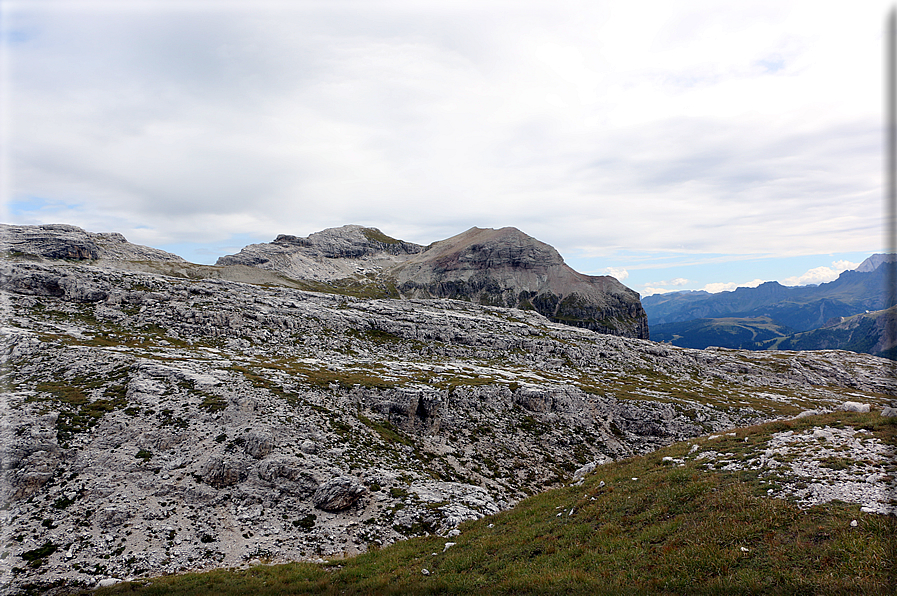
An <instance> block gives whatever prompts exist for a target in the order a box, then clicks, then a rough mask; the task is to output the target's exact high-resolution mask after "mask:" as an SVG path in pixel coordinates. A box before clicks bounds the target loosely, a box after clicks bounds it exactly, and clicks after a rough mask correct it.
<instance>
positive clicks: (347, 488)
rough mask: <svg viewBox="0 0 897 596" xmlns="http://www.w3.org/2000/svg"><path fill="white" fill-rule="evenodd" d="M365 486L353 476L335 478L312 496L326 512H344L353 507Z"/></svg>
mask: <svg viewBox="0 0 897 596" xmlns="http://www.w3.org/2000/svg"><path fill="white" fill-rule="evenodd" d="M364 491H365V489H364V486H362V485H361V484H359V483H358V481H357V480H356V479H355V478H352V477H351V476H341V477H339V478H333V479H332V480H329V481H327V482H325V483H324V484H322V485H321V486H319V487H318V490H316V491H315V494H314V496H312V502H313V503H314V505H315V507H317V508H318V509H323V510H324V511H342V510H343V509H348V508H349V507H351V506H352V505H353V504H354V503H355V501H357V500H358V498H359V497H361V495H363V494H364Z"/></svg>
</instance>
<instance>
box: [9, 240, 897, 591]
mask: <svg viewBox="0 0 897 596" xmlns="http://www.w3.org/2000/svg"><path fill="white" fill-rule="evenodd" d="M351 228H352V229H351V230H349V233H343V232H340V233H333V234H331V237H330V240H327V242H324V240H326V238H325V236H326V234H325V232H326V231H325V232H322V233H321V234H322V235H323V236H321V237H315V238H314V239H313V238H312V237H314V236H315V235H314V234H313V235H312V236H310V237H309V238H308V239H299V238H289V237H281V238H279V239H278V240H275V242H274V243H272V245H256V246H262V248H253V247H247V249H244V251H242V252H241V253H240V255H242V256H240V257H239V258H236V257H233V258H232V257H225V258H223V259H222V260H221V261H219V264H218V265H217V266H215V267H212V266H202V265H195V264H191V263H186V262H185V261H183V260H181V259H179V257H176V256H175V255H170V254H169V253H164V252H163V251H157V250H156V249H150V248H147V247H138V246H135V245H132V244H130V243H127V242H126V241H125V240H124V238H123V237H121V236H120V235H111V234H91V233H87V232H84V231H83V230H80V229H78V228H74V227H73V226H41V227H40V228H39V229H30V228H28V227H26V226H4V227H3V230H2V232H3V236H2V238H3V243H4V246H3V247H2V248H3V259H2V260H0V308H2V313H3V319H2V321H3V326H2V337H0V354H2V370H0V380H2V394H0V412H2V414H0V504H2V508H0V524H2V525H0V528H2V529H0V540H2V544H0V574H2V575H0V585H2V586H3V588H4V590H6V592H7V593H11V594H15V593H25V592H27V591H28V590H35V589H47V588H49V587H52V586H56V587H57V588H59V589H64V588H65V587H73V586H93V585H96V584H97V583H98V582H109V581H112V580H114V579H125V578H131V577H139V576H146V575H158V574H162V573H174V572H179V571H184V570H188V569H210V568H216V567H238V566H244V565H248V564H251V563H257V562H260V561H262V562H266V561H288V560H317V559H320V558H323V557H334V556H340V555H348V554H353V553H357V552H361V551H364V550H366V549H369V548H372V547H379V546H382V545H386V544H389V543H391V542H394V541H397V540H401V539H404V538H406V537H409V536H415V535H421V534H425V533H437V534H440V535H445V536H451V535H453V533H456V532H457V529H456V527H457V526H458V524H460V523H461V522H462V521H465V520H468V519H474V518H479V517H482V516H484V515H488V514H491V513H495V512H497V511H500V510H502V509H506V508H509V507H512V506H513V505H514V504H515V503H516V502H517V501H519V500H520V499H522V498H525V497H526V496H528V495H531V494H533V493H536V492H539V491H542V490H545V489H547V488H551V487H555V486H560V485H562V484H570V483H574V482H577V481H579V480H580V479H581V478H582V477H583V475H584V474H586V473H588V471H589V470H590V469H594V467H595V466H597V465H601V464H602V463H605V462H609V461H612V460H616V459H619V458H623V457H627V456H630V455H633V454H639V453H645V452H649V451H652V450H654V449H656V448H658V447H660V446H663V445H667V444H670V443H672V442H675V441H679V440H684V439H691V438H694V437H698V436H702V435H707V434H709V433H721V432H725V431H726V430H727V429H731V428H733V427H736V426H744V425H749V424H755V423H758V422H762V421H767V420H772V419H776V418H781V417H793V416H796V415H798V414H800V413H801V412H804V411H807V410H816V411H831V410H834V409H836V408H839V407H843V406H842V404H844V402H856V403H862V404H869V405H871V407H872V408H873V409H883V408H887V407H888V406H889V404H890V402H891V400H893V399H894V394H895V386H894V381H893V376H892V370H891V368H890V364H891V363H890V362H889V361H887V360H883V359H881V358H877V357H874V356H870V355H866V354H857V353H852V352H845V351H836V350H828V351H813V352H749V351H741V350H726V349H707V350H693V349H686V348H677V347H673V346H669V345H664V344H658V343H655V342H651V341H649V340H647V339H639V338H638V337H627V336H625V335H627V334H631V335H639V334H640V333H641V332H640V331H638V330H637V329H636V328H637V326H638V325H637V324H636V327H630V328H628V329H629V331H626V330H625V329H623V328H622V327H620V328H617V329H615V331H616V332H617V333H616V334H607V333H599V332H598V331H600V330H601V329H598V330H596V329H593V328H589V325H582V324H580V325H570V324H564V323H562V322H559V320H558V319H559V318H562V317H558V316H557V312H558V311H557V310H555V311H553V312H549V313H548V314H549V315H551V317H547V316H545V315H544V314H543V313H542V312H541V311H540V310H539V309H538V308H532V309H530V308H512V306H519V303H518V304H512V303H513V302H514V299H513V298H514V296H512V295H511V294H510V293H508V294H507V295H506V293H505V290H504V289H502V288H503V287H509V286H511V284H512V283H513V284H523V283H530V281H526V280H529V279H530V277H528V276H529V275H530V273H533V277H532V280H537V278H538V277H539V275H542V273H544V272H545V271H548V270H549V269H551V268H552V267H554V268H555V269H551V271H554V272H555V273H557V272H558V271H561V272H562V271H564V269H563V267H566V265H563V261H562V260H560V258H559V255H558V256H557V258H556V257H555V256H554V255H556V251H554V249H551V250H548V249H550V247H548V248H544V247H547V245H541V246H539V245H535V244H532V243H529V241H527V240H526V239H525V238H521V236H522V235H521V233H520V232H518V231H516V230H513V229H508V228H504V229H502V230H498V231H489V230H485V231H484V230H477V229H474V231H470V232H468V233H465V234H467V236H465V237H464V238H462V239H460V240H452V239H449V240H447V241H443V243H446V244H441V243H435V244H434V245H431V246H430V247H427V248H425V247H419V246H416V245H411V244H409V243H401V242H398V241H393V240H392V239H389V238H387V239H386V240H384V239H383V238H381V237H380V236H377V235H376V234H375V233H374V232H371V231H370V230H373V229H372V228H360V227H351ZM338 230H339V229H338ZM508 230H513V231H508ZM368 236H373V239H372V238H369V237H368ZM462 236H464V235H462ZM360 238H364V241H362V240H361V239H360ZM456 238H457V237H456ZM347 239H348V240H347ZM356 241H357V242H356ZM316 243H317V244H316ZM371 243H373V244H374V245H373V246H371ZM377 243H379V244H377ZM275 245H276V246H275ZM331 245H338V246H337V248H335V249H333V251H332V252H330V253H327V250H330V249H327V250H325V248H324V247H326V246H331ZM381 245H383V246H381ZM475 246H481V247H482V246H487V247H488V246H491V247H492V248H489V249H474V248H472V247H475ZM521 246H522V247H523V249H522V251H518V249H519V248H521ZM76 247H80V248H76ZM296 247H298V249H301V250H297V248H296ZM312 250H314V251H319V253H315V254H316V256H314V255H313V256H308V255H309V254H310V252H308V251H312ZM277 251H280V252H279V253H277V254H280V255H281V257H277V258H274V256H273V255H274V254H275V253H276V252H277ZM552 251H554V252H552ZM328 254H330V255H336V256H328ZM488 254H493V255H498V256H497V257H494V258H496V259H498V261H490V258H492V257H488ZM252 255H256V257H257V258H256V260H255V262H253V261H252V258H255V257H252ZM297 255H299V256H302V258H299V256H297ZM484 255H486V256H484ZM238 256H239V255H238ZM425 257H426V258H425ZM263 258H264V259H268V260H267V261H263V260H262V259H263ZM305 258H307V259H308V262H307V263H306V262H305V261H303V259H305ZM277 259H281V260H280V261H277ZM273 261H277V262H276V263H273V264H271V263H272V262H273ZM509 262H511V263H517V265H514V266H511V265H508V263H509ZM458 263H467V264H466V265H464V266H463V267H462V266H459V265H458ZM324 265H327V266H328V267H331V269H330V270H328V271H329V273H326V276H330V277H326V276H325V274H324V273H321V271H324V270H325V269H324ZM493 265H496V267H497V272H496V271H494V270H493V269H494V267H493ZM266 266H267V267H270V268H269V269H265V267H266ZM303 267H304V268H305V269H303ZM291 268H292V269H291ZM377 268H381V269H380V270H379V271H381V273H377V272H376V271H374V272H371V271H369V270H376V269H377ZM503 268H504V269H503ZM568 269H569V268H568ZM386 270H388V271H390V272H392V273H390V275H389V277H388V280H389V281H384V280H386V279H387V277H384V276H383V275H382V271H386ZM303 271H304V272H303ZM476 271H485V272H486V273H487V274H488V275H487V276H486V277H483V278H477V277H476V274H475V273H470V272H476ZM490 271H491V273H490ZM540 271H541V272H542V273H540ZM570 271H572V270H570ZM573 273H575V272H573ZM347 274H348V277H352V276H355V275H357V276H360V277H352V279H353V280H355V281H358V282H359V284H361V281H360V280H361V278H365V279H368V282H365V283H368V284H370V285H372V286H373V287H380V288H392V287H394V289H395V292H396V294H395V295H394V296H393V297H392V298H390V297H366V296H364V292H359V291H357V290H358V288H359V287H362V288H364V287H366V286H365V285H364V284H361V285H360V286H350V285H348V284H347V283H346V282H345V280H346V279H347ZM468 274H469V275H468ZM563 275H565V274H560V273H559V274H557V275H554V276H553V277H552V279H551V280H548V281H545V280H543V281H544V282H545V284H543V285H542V286H539V285H538V283H537V282H536V281H532V284H533V285H531V286H528V287H530V288H532V289H531V290H527V291H532V292H536V294H534V296H536V297H537V296H539V295H541V294H539V293H538V292H539V291H541V290H539V289H538V288H543V289H544V288H549V287H551V288H556V289H555V290H552V292H554V293H555V295H561V294H563V295H565V296H567V295H569V292H570V291H572V290H565V291H563V292H559V291H558V290H557V288H561V287H566V288H573V287H577V288H579V287H581V286H579V285H577V284H580V283H585V284H593V285H595V286H601V285H602V284H604V285H605V286H606V287H612V288H615V289H614V290H613V291H618V288H616V286H615V285H614V284H615V283H616V284H617V285H620V284H619V283H618V282H616V281H615V280H614V281H613V282H611V281H606V280H604V281H602V280H600V279H599V280H598V281H595V279H594V278H593V279H586V280H585V281H583V280H582V279H579V278H576V277H575V276H573V277H571V278H570V280H572V281H570V280H568V281H563V280H564V278H563ZM576 275H579V274H576ZM315 276H317V277H315ZM558 276H560V279H561V282H556V281H554V280H555V279H556V278H557V277H558ZM583 277H585V276H583ZM437 279H439V280H442V281H434V280H437ZM503 279H504V280H506V281H507V280H510V281H508V282H507V284H506V286H502V285H500V284H498V281H500V280H503ZM340 280H342V281H340ZM471 280H474V281H471ZM483 280H486V281H483ZM488 280H492V281H495V282H496V284H497V285H495V286H494V287H495V288H498V291H496V292H493V291H492V290H490V289H488V288H489V287H491V286H489V284H490V283H492V282H490V281H488ZM521 280H522V281H521ZM310 281H314V282H315V283H318V284H321V285H320V286H315V287H318V289H320V290H322V291H309V290H308V288H309V286H308V285H307V284H308V283H309V282H310ZM450 281H452V282H458V283H461V282H463V283H465V284H467V285H466V286H465V287H466V288H467V290H465V292H466V293H464V294H463V296H464V297H465V298H467V299H465V300H457V299H452V298H451V297H447V296H446V295H447V294H450V292H449V290H447V289H446V288H449V287H450V286H451V284H450V283H449V282H450ZM336 282H339V283H336ZM481 282H482V283H481ZM539 283H542V282H539ZM303 284H305V285H303ZM378 284H379V285H378ZM390 284H392V285H390ZM440 284H442V285H440ZM552 284H554V285H552ZM564 284H568V285H564ZM451 287H460V286H451ZM513 287H514V291H515V292H516V291H518V288H519V287H522V286H519V285H518V286H513ZM620 287H623V286H622V285H620ZM440 288H442V289H440ZM471 288H479V290H476V291H480V290H482V291H483V292H485V293H484V294H480V295H479V297H476V299H474V298H471V295H470V294H469V293H467V292H468V290H470V289H471ZM483 288H487V289H483ZM624 290H625V288H624ZM390 291H392V290H390ZM470 291H474V290H470ZM522 291H523V290H520V292H522ZM581 291H582V292H585V290H581ZM520 292H518V294H517V296H518V297H519V296H520ZM619 292H621V295H624V296H629V294H627V293H626V292H623V291H622V290H619ZM611 293H612V292H611ZM583 295H585V294H583ZM401 296H404V298H402V299H399V298H400V297H401ZM484 296H492V297H496V296H498V297H501V299H500V300H499V299H497V298H496V299H495V300H493V299H492V298H489V299H486V298H484ZM527 296H528V295H527ZM595 296H596V298H595V300H597V294H596V295H595ZM630 297H631V296H630ZM524 299H525V300H526V299H530V298H524ZM605 299H606V298H605ZM607 300H610V299H607ZM621 300H622V299H621ZM634 300H635V302H636V303H637V302H638V298H637V295H636V296H635V298H634ZM492 302H494V303H492ZM610 303H613V300H610V301H609V302H608V304H610ZM621 304H622V303H621ZM627 304H631V303H627ZM533 306H535V304H533ZM584 308H585V307H584ZM589 308H591V307H589ZM613 308H617V307H613ZM621 308H622V307H621ZM639 308H640V307H639ZM589 312H592V311H589ZM642 314H643V313H642ZM589 316H592V315H591V314H587V316H586V318H588V317H589ZM595 316H597V315H595ZM635 318H636V319H637V318H638V317H637V316H636V317H635ZM553 319H554V320H553ZM621 325H622V323H621ZM645 331H647V329H645ZM883 411H884V410H883ZM827 432H829V434H830V435H832V436H834V435H833V434H832V432H831V431H830V430H829V431H827ZM860 438H861V437H860ZM800 440H801V439H800V438H798V437H794V438H791V437H783V438H782V439H781V444H780V445H779V444H777V445H775V446H771V447H770V449H772V450H773V451H770V453H769V457H770V458H773V457H774V456H775V453H776V452H775V451H774V450H775V449H779V453H781V452H782V450H787V449H791V448H793V446H794V445H797V444H798V443H799V441H800ZM845 440H858V439H857V437H855V436H854V435H850V436H849V437H846V438H845ZM871 448H872V447H869V449H871ZM858 449H859V448H858ZM876 453H879V452H876ZM724 455H725V454H722V455H720V454H715V455H714V458H715V459H714V458H711V459H709V460H708V461H709V462H710V461H711V460H713V461H716V460H720V459H722V460H724V459H725V458H724ZM708 457H709V456H708ZM779 459H781V457H780V458H779ZM725 463H726V462H725V461H716V464H717V465H725ZM756 465H769V463H768V461H766V460H764V461H762V462H759V461H758V462H757V463H756ZM876 482H878V484H876ZM888 482H891V480H889V477H882V478H878V479H877V480H876V479H873V481H872V482H871V484H872V485H873V486H872V489H874V488H875V486H879V485H881V486H890V485H888V484H887V483H888ZM857 490H858V491H859V489H857ZM860 492H862V491H860ZM860 492H858V493H857V494H860ZM873 492H874V491H873ZM862 494H863V495H866V493H862ZM798 496H799V497H800V498H804V499H808V500H812V499H814V498H816V497H814V496H813V495H812V494H810V495H807V494H802V495H798ZM867 496H868V495H866V496H861V497H858V498H866V497H867ZM877 511H880V512H885V513H886V512H887V511H888V509H886V508H885V509H881V508H879V509H878V510H877Z"/></svg>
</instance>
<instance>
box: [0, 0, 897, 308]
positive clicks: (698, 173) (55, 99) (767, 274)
mask: <svg viewBox="0 0 897 596" xmlns="http://www.w3.org/2000/svg"><path fill="white" fill-rule="evenodd" d="M0 7H2V11H3V12H2V15H0V16H2V27H3V30H2V73H3V80H2V101H3V104H2V124H3V126H2V134H3V138H2V143H0V151H2V156H0V158H2V163H0V167H2V171H3V174H2V185H3V186H2V198H3V209H4V210H3V212H2V214H0V215H2V220H3V221H4V222H8V223H19V224H34V223H55V222H64V223H72V224H75V225H79V226H81V227H83V228H85V229H87V230H90V231H119V232H121V233H123V234H125V236H126V237H127V238H128V239H129V240H131V241H132V242H137V243H140V244H147V245H151V246H155V247H161V248H166V249H168V250H172V251H173V252H177V253H178V254H181V255H182V256H184V257H185V258H188V259H189V260H192V261H195V262H206V263H213V262H214V261H215V259H216V258H217V257H218V256H221V255H223V254H227V253H233V252H236V251H237V250H239V249H240V248H241V247H242V246H244V245H246V244H248V243H250V242H268V241H271V240H272V239H273V238H274V237H275V236H276V235H277V234H280V233H288V234H295V235H301V236H305V235H307V234H309V233H312V232H315V231H318V230H321V229H323V228H326V227H332V226H339V225H343V224H347V223H357V224H363V225H369V226H375V227H378V228H380V229H381V230H382V231H383V232H385V233H387V234H389V235H390V236H394V237H398V238H402V239H405V240H409V241H413V242H418V243H421V244H429V243H430V242H432V241H435V240H439V239H443V238H446V237H449V236H452V235H454V234H457V233H460V232H462V231H464V230H466V229H468V228H470V227H471V226H478V227H503V226H515V227H517V228H519V229H521V230H523V231H524V232H526V233H528V234H530V235H531V236H534V237H536V238H538V239H540V240H542V241H544V242H547V243H549V244H551V245H553V246H555V247H556V248H557V249H558V250H559V251H560V252H561V254H562V255H563V256H564V258H565V259H566V261H567V262H568V263H570V264H571V265H572V266H573V267H574V268H576V269H577V270H579V271H583V272H586V273H591V274H603V273H606V272H610V273H612V274H615V275H616V276H617V277H618V278H620V279H621V280H623V282H624V283H626V284H627V285H629V286H630V287H632V288H633V289H635V290H637V291H639V292H641V293H642V294H643V295H645V294H650V293H652V292H656V291H661V290H670V289H684V288H689V289H698V288H707V289H711V290H720V289H728V288H732V287H734V286H735V285H737V284H740V285H743V284H748V283H753V284H756V283H759V282H760V281H764V280H773V279H774V280H778V281H782V282H783V283H789V284H798V283H819V282H821V281H829V280H831V279H834V278H835V277H837V274H838V272H840V271H841V270H843V269H846V268H852V267H854V266H855V265H856V264H857V263H859V262H860V261H862V260H863V259H864V258H865V257H866V256H869V255H870V254H872V253H874V252H882V251H883V241H882V232H881V220H882V204H881V201H882V189H883V183H882V180H883V177H882V164H883V158H882V140H883V134H882V124H881V122H882V111H883V96H882V74H883V47H882V44H883V41H882V39H883V31H884V20H885V14H886V11H887V9H888V7H889V3H887V2H884V1H866V2H858V3H851V5H850V8H849V9H847V7H846V5H845V4H843V3H820V2H818V1H811V2H797V1H788V0H776V1H770V2H758V1H751V0H748V1H745V2H737V3H736V2H720V1H714V2H697V1H694V2H693V1H673V2H669V1H666V2H638V1H634V0H627V1H618V0H613V1H609V2H601V1H599V0H590V1H586V2H563V1H560V2H559V1H557V0H553V1H551V2H548V1H538V2H535V1H530V2H528V1H525V0H523V1H520V0H518V1H514V2H496V1H489V0H480V1H478V2H463V1H457V0H452V1H447V2H440V1H433V0H423V1H420V2H377V1H343V2H340V1H334V0H328V1H323V2H311V1H302V0H299V1H293V2H268V3H265V2H258V1H255V2H226V1H215V2H189V1H183V0H179V1H176V2H167V1H164V0H151V1H145V2H140V1H126V2H78V1H76V0H66V1H64V2H47V1H34V0H32V1H3V2H2V3H0Z"/></svg>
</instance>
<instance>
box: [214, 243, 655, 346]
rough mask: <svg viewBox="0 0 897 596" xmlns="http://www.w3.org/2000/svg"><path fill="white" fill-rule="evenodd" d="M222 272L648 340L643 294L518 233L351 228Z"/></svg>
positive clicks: (247, 255)
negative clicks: (499, 312)
mask: <svg viewBox="0 0 897 596" xmlns="http://www.w3.org/2000/svg"><path fill="white" fill-rule="evenodd" d="M217 265H220V266H229V265H244V266H250V267H259V268H263V269H266V270H270V271H277V272H279V273H282V274H284V275H287V276H290V277H292V278H294V279H298V280H305V281H313V282H326V283H337V284H342V285H343V286H355V287H365V288H368V289H369V290H370V294H371V295H372V296H377V297H386V296H390V297H395V298H452V299H458V300H468V301H471V302H475V303H478V304H487V305H493V306H505V307H511V308H522V309H529V310H535V311H537V312H539V313H541V314H543V315H545V316H547V317H548V318H549V319H551V320H553V321H556V322H561V323H565V324H568V325H575V326H579V327H585V328H587V329H592V330H594V331H600V332H602V333H609V334H611V335H622V336H626V337H638V338H642V339H647V338H648V324H647V319H646V316H645V313H644V310H643V309H642V307H641V304H640V302H639V296H638V294H637V293H636V292H634V291H632V290H630V289H629V288H627V287H626V286H624V285H623V284H621V283H620V282H618V281H617V280H616V279H614V278H612V277H609V276H588V275H583V274H581V273H577V272H576V271H574V270H573V269H571V268H570V267H569V266H567V265H566V264H565V263H564V259H563V258H562V257H561V255H560V254H559V253H558V252H557V250H555V249H554V248H552V247H551V246H549V245H547V244H545V243H544V242H539V241H538V240H536V239H535V238H532V237H530V236H527V235H526V234H524V233H523V232H521V231H520V230H517V229H516V228H501V229H498V230H493V229H481V228H471V229H470V230H467V231H466V232H463V233H461V234H458V235H456V236H453V237H451V238H448V239H446V240H441V241H439V242H434V243H432V244H430V245H429V246H426V247H425V246H421V245H417V244H412V243H409V242H403V241H400V240H396V239H394V238H391V237H389V236H386V235H385V234H383V233H382V232H381V231H380V230H378V229H376V228H364V227H362V226H356V225H349V226H343V227H341V228H330V229H327V230H324V231H322V232H317V233H315V234H311V235H310V236H309V237H308V238H297V237H296V236H284V235H281V236H278V237H277V238H276V239H275V240H274V242H272V243H270V244H253V245H250V246H247V247H246V248H244V249H243V250H241V251H240V252H239V253H238V254H236V255H228V256H225V257H221V258H220V259H218V262H217Z"/></svg>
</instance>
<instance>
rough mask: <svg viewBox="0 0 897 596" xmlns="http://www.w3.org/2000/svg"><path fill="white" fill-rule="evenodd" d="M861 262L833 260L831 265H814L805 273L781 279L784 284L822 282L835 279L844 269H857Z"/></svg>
mask: <svg viewBox="0 0 897 596" xmlns="http://www.w3.org/2000/svg"><path fill="white" fill-rule="evenodd" d="M858 266H859V263H851V262H850V261H844V260H840V261H833V262H832V266H831V267H824V266H823V267H814V268H812V269H810V270H809V271H807V272H806V273H804V274H803V275H795V276H792V277H786V278H785V279H783V280H782V281H781V284H782V285H783V286H805V285H807V284H822V283H828V282H830V281H835V280H836V279H838V276H839V275H841V273H842V272H843V271H847V270H852V269H856V268H857V267H858Z"/></svg>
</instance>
